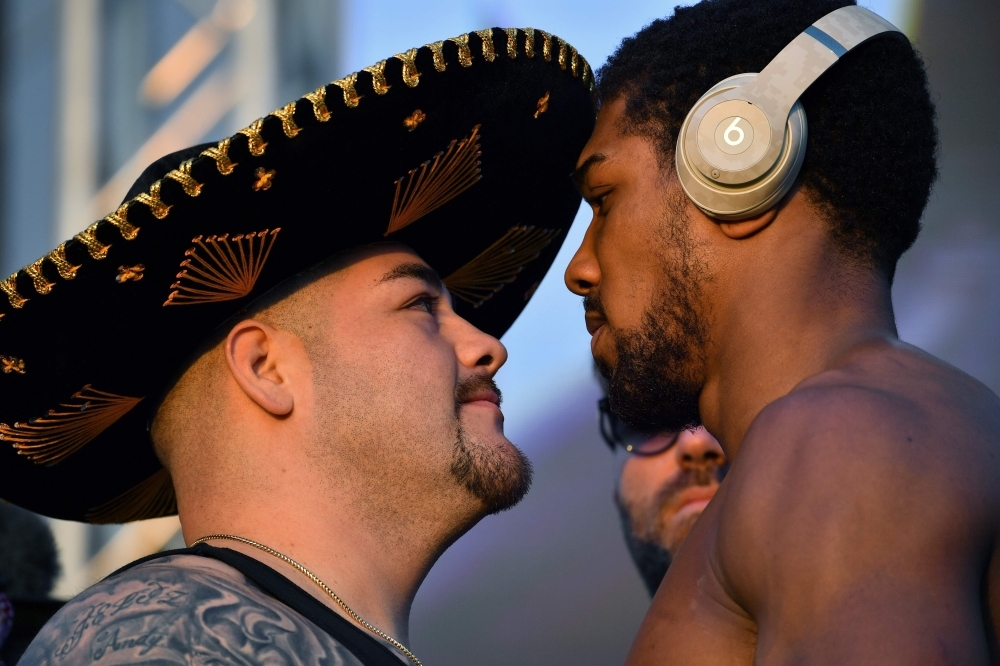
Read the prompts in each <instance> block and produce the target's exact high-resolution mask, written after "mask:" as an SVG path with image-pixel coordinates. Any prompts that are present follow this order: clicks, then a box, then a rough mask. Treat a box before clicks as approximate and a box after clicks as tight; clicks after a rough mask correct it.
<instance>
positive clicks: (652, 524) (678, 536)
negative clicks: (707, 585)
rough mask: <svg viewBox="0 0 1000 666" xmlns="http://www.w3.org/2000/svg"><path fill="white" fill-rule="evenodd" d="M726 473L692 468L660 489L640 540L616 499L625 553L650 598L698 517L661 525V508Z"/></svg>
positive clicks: (632, 522)
mask: <svg viewBox="0 0 1000 666" xmlns="http://www.w3.org/2000/svg"><path fill="white" fill-rule="evenodd" d="M728 469H729V468H728V465H727V466H723V467H722V468H719V467H717V466H716V465H706V466H699V467H695V468H693V469H689V470H687V471H686V472H685V473H684V474H682V475H681V476H679V477H678V478H677V479H675V480H674V481H673V482H672V483H669V484H667V485H666V486H664V487H663V488H661V489H660V490H659V492H658V493H657V494H656V501H655V502H654V507H655V509H656V513H655V515H653V516H651V517H649V520H648V521H647V522H646V524H645V525H641V526H639V527H640V529H641V531H642V535H641V536H640V535H639V534H638V533H637V532H636V527H637V526H636V525H635V522H634V520H633V519H632V517H631V515H630V514H629V510H628V507H626V506H625V504H624V502H623V501H622V500H621V498H620V497H618V496H616V497H615V505H616V506H617V507H618V515H619V517H620V518H621V522H622V531H623V532H624V533H625V545H626V546H628V552H629V554H630V555H631V556H632V561H633V562H635V566H636V568H638V569H639V575H640V576H641V577H642V582H643V583H645V584H646V589H648V590H649V594H650V596H652V595H654V594H656V590H657V588H659V586H660V582H661V581H662V580H663V577H664V576H665V575H666V574H667V569H668V568H669V567H670V563H671V561H672V560H673V556H672V555H671V553H672V552H673V553H676V552H677V551H678V550H679V549H680V547H681V544H683V543H684V540H685V539H687V536H688V534H689V533H690V532H691V528H692V527H694V524H695V523H696V522H697V521H698V519H699V518H700V517H701V513H700V512H699V513H691V514H688V515H687V516H685V517H684V518H683V519H682V520H680V521H678V522H672V523H670V524H663V523H662V522H661V519H660V512H661V511H662V509H663V506H664V505H666V504H667V503H668V502H670V501H671V500H672V499H673V498H675V497H676V496H677V495H680V494H681V493H682V492H683V491H685V490H687V489H688V488H692V487H696V486H710V485H712V483H713V482H714V481H716V480H717V481H719V482H721V481H722V479H723V478H724V477H725V475H726V472H727V471H728Z"/></svg>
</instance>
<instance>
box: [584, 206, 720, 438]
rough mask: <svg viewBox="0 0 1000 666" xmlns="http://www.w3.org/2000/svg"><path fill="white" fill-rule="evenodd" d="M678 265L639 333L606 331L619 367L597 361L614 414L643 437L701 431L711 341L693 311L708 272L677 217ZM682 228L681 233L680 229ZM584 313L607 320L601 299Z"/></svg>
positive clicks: (668, 271) (593, 297) (667, 274)
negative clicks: (703, 367) (703, 371)
mask: <svg viewBox="0 0 1000 666" xmlns="http://www.w3.org/2000/svg"><path fill="white" fill-rule="evenodd" d="M669 223H670V224H671V225H672V227H674V233H673V234H672V237H671V238H670V239H669V243H670V244H671V245H672V246H673V247H674V248H676V250H677V252H678V257H677V260H676V263H675V264H673V265H670V266H666V265H665V266H664V270H663V275H662V277H661V280H660V281H659V284H657V287H656V294H655V296H654V302H653V303H652V304H651V305H650V307H649V309H648V310H646V311H645V312H643V314H642V324H641V325H640V326H639V327H637V328H635V329H617V330H612V329H610V327H609V329H608V332H609V333H612V335H613V340H614V345H615V355H616V357H617V362H616V364H615V366H614V367H611V366H610V365H609V364H608V363H607V362H606V361H604V360H603V359H600V358H595V359H594V360H595V362H596V363H597V368H598V370H600V372H601V374H602V375H603V376H604V378H605V379H606V380H607V381H608V401H609V403H610V405H611V410H612V411H613V412H614V413H615V414H617V415H618V416H619V417H620V418H621V419H622V421H624V422H625V424H626V425H628V426H629V427H631V428H633V429H635V430H639V431H641V432H648V433H655V432H664V431H666V432H678V431H680V430H684V429H690V428H695V427H697V426H699V425H701V416H700V414H699V411H698V396H699V395H700V394H701V388H702V385H703V381H702V379H701V377H700V376H699V375H700V369H699V362H700V360H701V357H702V356H703V351H702V350H703V349H704V346H705V344H706V341H707V339H708V333H707V327H706V325H705V322H704V321H703V319H702V318H701V317H700V316H699V313H698V311H697V309H696V307H695V303H696V302H697V297H698V296H699V293H700V291H701V282H702V281H703V280H705V279H707V278H706V277H705V275H704V269H703V268H700V267H698V266H696V262H695V260H694V256H693V255H694V252H693V248H692V246H691V242H690V240H689V239H687V238H686V237H682V234H683V233H684V232H685V231H686V227H687V224H686V222H685V220H684V219H683V218H678V216H677V215H675V217H674V219H672V220H670V222H669ZM677 226H680V227H682V228H681V229H677V228H676V227H677ZM583 306H584V309H585V310H587V311H596V312H597V313H598V314H600V315H601V316H602V317H604V319H605V321H607V316H606V314H605V311H604V305H603V303H602V302H601V298H600V294H599V293H597V292H595V293H592V294H590V295H588V296H587V297H586V298H584V299H583Z"/></svg>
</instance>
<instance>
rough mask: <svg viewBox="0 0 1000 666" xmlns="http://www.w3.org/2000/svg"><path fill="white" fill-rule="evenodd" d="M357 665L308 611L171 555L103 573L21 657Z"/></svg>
mask: <svg viewBox="0 0 1000 666" xmlns="http://www.w3.org/2000/svg"><path fill="white" fill-rule="evenodd" d="M264 663H267V664H288V665H292V664H310V665H311V664H322V665H323V666H361V663H360V662H359V661H358V660H357V659H356V658H355V657H354V655H352V654H351V653H350V652H349V651H348V650H347V649H346V648H344V647H343V646H341V645H340V644H338V643H337V642H336V641H334V640H333V639H332V638H331V637H330V636H329V635H328V634H327V633H326V632H324V631H323V630H321V629H319V628H318V627H316V626H315V625H314V624H312V623H311V622H310V621H309V620H307V619H305V618H304V617H302V616H301V615H299V614H298V613H297V612H295V611H293V610H292V609H290V608H288V607H287V606H285V605H284V604H282V603H281V602H279V601H277V600H275V599H273V598H272V597H270V596H268V595H267V594H265V593H264V592H262V591H260V590H259V589H257V588H256V587H255V586H254V585H252V584H251V583H249V582H248V581H247V580H246V578H244V576H243V575H242V574H241V573H239V572H238V571H236V570H235V569H232V568H230V567H228V566H227V565H225V564H223V563H221V562H218V561H216V560H211V559H208V558H203V557H198V556H191V555H178V556H174V557H167V558H163V559H160V560H153V561H151V562H147V563H145V564H141V565H139V566H136V567H134V568H132V569H129V570H128V571H126V572H124V573H122V574H120V575H118V576H114V577H112V578H110V579H108V580H104V581H101V582H100V583H98V584H97V585H94V586H93V587H91V588H89V589H88V590H86V591H85V592H84V593H82V594H81V595H79V596H78V597H76V598H75V599H73V600H72V601H70V602H69V603H68V604H66V605H65V606H64V607H63V608H62V609H61V610H60V611H59V612H58V613H56V615H55V616H54V617H53V618H52V619H51V620H50V621H49V623H48V624H47V625H45V627H44V628H43V629H42V631H41V632H40V633H39V634H38V636H37V637H36V638H35V640H34V641H33V642H32V643H31V645H30V646H29V647H28V650H27V651H26V652H25V654H24V656H23V657H22V658H21V661H20V662H19V664H21V665H22V666H40V665H43V664H44V665H51V666H84V665H88V664H109V665H111V666H118V665H121V664H157V665H160V664H163V665H165V664H184V665H185V666H190V665H194V664H241V665H246V666H250V665H251V664H264Z"/></svg>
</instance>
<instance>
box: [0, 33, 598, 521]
mask: <svg viewBox="0 0 1000 666" xmlns="http://www.w3.org/2000/svg"><path fill="white" fill-rule="evenodd" d="M594 117H595V109H594V103H593V74H592V72H591V70H590V67H589V66H588V65H587V63H586V61H584V59H583V58H582V57H581V56H580V55H579V54H578V53H577V52H576V51H575V50H574V49H573V48H572V47H571V46H569V45H568V44H567V43H566V42H564V41H563V40H561V39H559V38H558V37H555V36H553V35H550V34H548V33H545V32H543V31H541V30H532V29H525V30H518V29H513V28H510V29H499V28H494V29H492V30H480V31H477V32H473V33H469V34H465V35H461V36H459V37H455V38H451V39H447V40H443V41H440V42H435V43H433V44H428V45H427V46H424V47H421V48H418V49H411V50H409V51H407V52H405V53H400V54H398V55H395V56H393V57H391V58H388V59H387V60H383V61H381V62H379V63H376V64H375V65H372V66H371V67H366V68H365V69H364V70H362V71H361V72H357V73H354V74H351V75H350V76H347V77H345V78H343V79H341V80H339V81H334V82H333V83H331V84H329V85H327V86H324V87H321V88H319V89H318V90H316V91H315V92H312V93H309V94H308V95H305V96H303V97H302V98H301V99H299V100H297V101H295V102H291V103H289V104H287V105H285V106H283V107H282V108H280V109H278V110H276V111H274V112H273V113H271V114H270V115H268V116H266V117H264V118H261V119H260V120H257V121H255V122H254V123H252V124H251V125H250V126H249V127H247V128H245V129H242V130H240V131H239V132H237V133H236V134H235V135H233V136H231V137H229V138H226V139H224V140H223V141H221V142H219V143H218V144H214V143H213V144H206V145H204V146H196V147H194V148H189V149H187V150H183V151H180V152H178V153H174V154H172V155H168V156H167V157H164V158H162V159H160V160H158V161H157V162H155V163H154V164H153V165H151V166H150V167H149V168H147V169H146V171H145V172H144V173H143V174H142V176H141V177H140V178H139V180H138V181H137V182H136V184H135V185H133V188H132V191H130V193H129V195H128V197H127V198H126V200H125V202H124V203H123V204H122V205H121V207H119V208H118V209H117V210H116V211H115V212H113V213H111V214H110V215H108V216H107V217H106V218H104V219H103V220H100V221H98V222H96V223H94V224H93V225H91V226H90V227H88V228H87V229H86V230H85V231H83V232H82V233H80V234H78V235H77V236H75V237H74V238H73V239H72V240H69V241H67V242H65V243H63V244H62V245H60V246H59V247H57V248H56V249H55V250H53V251H52V252H50V253H49V254H47V255H45V256H44V257H42V258H41V259H39V260H38V261H36V262H34V263H32V264H31V265H29V266H26V267H25V268H23V269H22V270H20V271H18V272H17V273H15V274H14V275H12V276H10V278H8V279H6V280H4V281H0V290H2V291H0V395H2V399H0V497H2V498H3V499H5V500H7V501H10V502H13V503H14V504H17V505H19V506H22V507H24V508H26V509H30V510H32V511H36V512H38V513H42V514H45V515H48V516H52V517H56V518H64V519H70V520H81V521H87V522H92V523H118V522H127V521H132V520H139V519H143V518H153V517H158V516H164V515H170V514H173V513H176V501H175V498H174V493H173V486H172V484H171V481H170V478H169V475H168V474H167V472H166V470H164V469H163V468H162V467H161V465H160V463H159V461H158V460H157V459H156V456H155V455H154V453H153V447H152V443H151V441H150V436H149V423H150V421H151V420H152V418H153V416H154V414H155V410H156V408H157V406H158V404H159V401H160V400H161V399H162V398H163V396H164V394H165V393H166V392H167V391H168V390H169V388H170V387H171V386H172V384H173V382H174V381H176V379H177V377H178V376H179V374H180V373H181V371H183V369H184V368H185V367H186V366H187V365H188V364H189V363H190V362H191V361H192V360H193V355H195V354H196V353H197V352H198V351H199V350H200V349H201V348H202V347H203V346H204V344H205V343H206V340H210V339H213V338H214V337H215V336H218V335H219V329H220V327H221V326H222V325H223V324H224V323H226V322H227V321H230V320H231V319H232V318H233V317H235V316H238V315H239V314H240V313H241V312H242V311H245V310H246V308H247V307H248V305H250V304H251V303H253V302H254V301H255V300H256V299H258V298H260V296H261V295H262V294H264V293H266V292H267V291H268V290H270V289H272V288H273V287H275V286H276V285H278V284H280V283H282V282H283V281H285V280H288V279H289V278H291V277H293V276H296V275H298V274H301V273H303V272H304V271H308V270H309V269H311V268H313V267H315V266H317V265H318V264H321V263H322V262H324V261H325V260H327V259H329V258H330V257H332V256H334V255H336V254H339V253H341V252H343V251H345V250H347V249H350V248H352V247H356V246H359V245H364V244H369V243H374V242H379V241H385V240H390V241H398V242H400V243H403V244H405V245H407V246H409V247H410V248H412V249H413V250H414V251H415V252H417V253H418V254H419V255H420V256H421V257H422V258H423V259H424V260H425V261H427V262H428V263H429V264H430V265H431V266H432V267H433V268H435V269H436V270H437V271H438V273H439V274H440V275H441V276H442V278H443V279H444V282H445V284H446V285H447V286H448V288H449V290H450V292H451V294H452V297H453V300H454V302H455V309H456V310H457V312H458V313H459V314H460V315H461V316H463V317H465V318H466V319H468V320H469V321H470V322H471V323H472V324H474V325H475V326H477V327H479V328H480V329H482V330H483V331H486V332H488V333H491V334H492V335H495V336H498V337H499V336H500V335H502V334H503V333H504V332H505V331H506V330H507V328H508V327H509V326H510V325H511V324H512V323H513V322H514V320H515V319H516V318H517V316H518V314H520V312H521V310H522V309H523V308H524V306H525V305H526V304H527V302H528V300H529V299H530V298H531V295H532V293H533V292H534V289H535V288H536V286H537V285H538V283H539V281H540V280H541V279H542V277H543V276H544V275H545V272H546V271H547V270H548V268H549V266H550V265H551V263H552V261H553V259H554V258H555V256H556V253H557V252H558V250H559V247H560V245H561V244H562V241H563V239H564V238H565V236H566V231H567V230H568V229H569V227H570V224H571V223H572V221H573V218H574V216H575V215H576V213H577V210H578V208H579V203H580V197H579V194H578V193H577V192H576V191H575V189H574V187H573V185H572V182H571V178H570V174H571V172H572V169H573V166H574V163H575V160H576V157H577V155H578V154H579V152H580V150H581V149H582V148H583V145H584V143H586V141H587V138H588V137H589V135H590V132H591V130H592V129H593V125H594Z"/></svg>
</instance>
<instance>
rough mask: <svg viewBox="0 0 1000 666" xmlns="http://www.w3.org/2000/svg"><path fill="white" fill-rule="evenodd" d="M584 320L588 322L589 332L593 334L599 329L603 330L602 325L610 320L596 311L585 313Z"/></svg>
mask: <svg viewBox="0 0 1000 666" xmlns="http://www.w3.org/2000/svg"><path fill="white" fill-rule="evenodd" d="M584 320H585V321H586V322H587V332H588V333H590V334H591V335H594V334H595V333H597V332H598V331H599V330H601V327H602V326H604V325H605V324H607V323H608V321H607V320H606V319H605V318H604V317H602V316H601V315H599V314H597V313H596V312H588V313H587V314H586V315H584Z"/></svg>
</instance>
